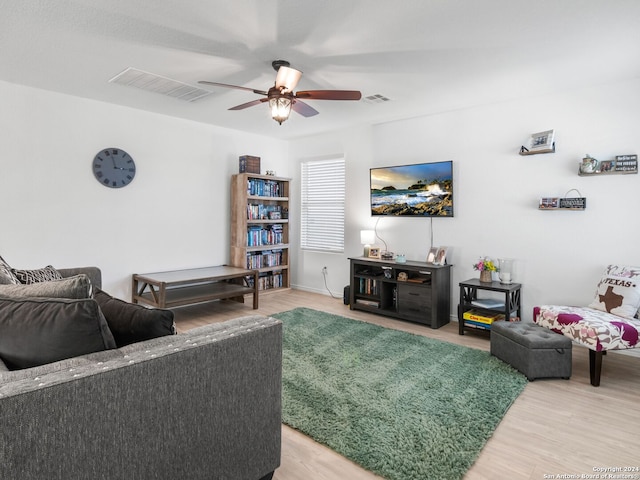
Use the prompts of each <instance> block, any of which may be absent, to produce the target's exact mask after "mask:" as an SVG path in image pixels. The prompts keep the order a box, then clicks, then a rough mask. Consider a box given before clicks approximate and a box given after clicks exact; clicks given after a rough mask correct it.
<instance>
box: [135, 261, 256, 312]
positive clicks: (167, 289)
mask: <svg viewBox="0 0 640 480" xmlns="http://www.w3.org/2000/svg"><path fill="white" fill-rule="evenodd" d="M246 294H252V295H253V308H254V309H257V308H258V270H247V269H244V268H238V267H230V266H227V265H220V266H215V267H203V268H192V269H188V270H173V271H169V272H156V273H141V274H138V273H134V274H133V276H132V288H131V301H132V302H133V303H139V302H140V303H146V304H148V305H151V306H153V307H158V308H172V307H180V306H183V305H192V304H195V303H201V302H208V301H211V300H222V299H232V300H236V301H238V302H241V303H244V296H245V295H246Z"/></svg>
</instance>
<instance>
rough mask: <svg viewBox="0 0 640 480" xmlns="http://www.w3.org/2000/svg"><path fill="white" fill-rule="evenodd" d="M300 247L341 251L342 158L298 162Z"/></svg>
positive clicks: (343, 165) (342, 221)
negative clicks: (299, 176)
mask: <svg viewBox="0 0 640 480" xmlns="http://www.w3.org/2000/svg"><path fill="white" fill-rule="evenodd" d="M301 187H302V195H301V206H300V208H301V220H300V246H301V248H303V249H309V250H318V251H323V252H335V253H341V252H344V200H345V161H344V158H335V159H330V160H310V161H307V162H303V163H302V185H301Z"/></svg>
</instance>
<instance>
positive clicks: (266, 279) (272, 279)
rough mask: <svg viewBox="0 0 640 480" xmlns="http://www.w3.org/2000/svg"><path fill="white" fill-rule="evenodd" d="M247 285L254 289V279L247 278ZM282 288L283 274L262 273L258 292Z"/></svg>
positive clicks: (259, 278)
mask: <svg viewBox="0 0 640 480" xmlns="http://www.w3.org/2000/svg"><path fill="white" fill-rule="evenodd" d="M247 283H248V285H249V286H250V287H253V277H247ZM280 287H282V272H270V273H261V274H260V276H259V277H258V290H269V289H272V288H280Z"/></svg>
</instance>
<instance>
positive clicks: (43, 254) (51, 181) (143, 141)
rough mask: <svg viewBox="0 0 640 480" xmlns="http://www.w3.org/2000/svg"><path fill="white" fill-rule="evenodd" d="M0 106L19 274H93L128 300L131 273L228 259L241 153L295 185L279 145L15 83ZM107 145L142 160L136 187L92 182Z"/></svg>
mask: <svg viewBox="0 0 640 480" xmlns="http://www.w3.org/2000/svg"><path fill="white" fill-rule="evenodd" d="M176 101H177V100H176ZM0 102H1V103H2V105H3V107H2V109H1V110H0V131H2V152H1V154H0V178H1V182H0V183H1V189H0V190H1V194H2V201H1V202H0V218H1V227H0V228H1V230H0V232H1V233H0V255H2V256H3V257H4V259H5V260H6V261H7V262H8V263H9V264H11V265H12V266H14V267H16V268H39V267H43V266H45V265H48V264H53V265H54V266H56V267H71V266H81V265H97V266H99V267H101V269H102V271H103V281H104V288H105V290H107V291H108V292H110V293H112V294H114V295H117V296H119V297H121V298H125V299H128V298H130V283H131V274H132V273H143V272H153V271H162V270H169V269H175V268H187V267H199V266H207V265H217V264H223V263H226V262H228V261H229V241H230V234H229V232H230V228H229V219H230V214H229V212H230V205H229V198H230V195H229V183H230V176H231V175H232V174H233V173H237V172H238V156H239V155H242V154H249V155H257V156H260V157H262V169H263V170H266V169H271V170H276V172H277V173H278V175H282V176H286V175H288V162H287V144H286V142H283V141H279V140H272V139H269V138H266V137H261V136H255V135H247V134H245V133H240V132H236V131H233V130H228V129H222V128H215V127H211V126H207V125H203V124H199V123H195V122H189V121H185V120H180V119H176V118H171V117H167V116H162V115H157V114H152V113H148V112H143V111H138V110H133V109H129V108H124V107H119V106H115V105H109V104H105V103H100V102H95V101H90V100H85V99H81V98H76V97H70V96H66V95H60V94H56V93H51V92H47V91H43V90H36V89H32V88H27V87H22V86H18V85H13V84H9V83H1V82H0ZM105 147H120V148H122V149H124V150H126V151H127V152H129V153H130V154H131V155H132V157H133V158H134V160H135V161H136V166H137V173H136V177H135V179H134V181H133V182H132V183H131V184H130V185H129V186H127V187H125V188H122V189H110V188H106V187H104V186H102V185H100V184H98V182H97V181H96V180H95V179H94V177H93V173H92V170H91V163H92V160H93V157H94V156H95V154H96V153H97V152H98V151H100V150H101V149H102V148H105Z"/></svg>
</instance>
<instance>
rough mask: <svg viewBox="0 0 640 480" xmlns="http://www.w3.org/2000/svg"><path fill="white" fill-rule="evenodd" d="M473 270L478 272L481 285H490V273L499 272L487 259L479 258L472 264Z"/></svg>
mask: <svg viewBox="0 0 640 480" xmlns="http://www.w3.org/2000/svg"><path fill="white" fill-rule="evenodd" d="M473 269H474V270H479V271H480V281H481V282H483V283H491V281H492V280H491V272H498V271H499V269H498V267H497V266H496V264H495V263H494V262H493V260H491V259H490V258H489V257H480V258H479V259H478V261H477V262H476V263H474V264H473Z"/></svg>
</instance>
